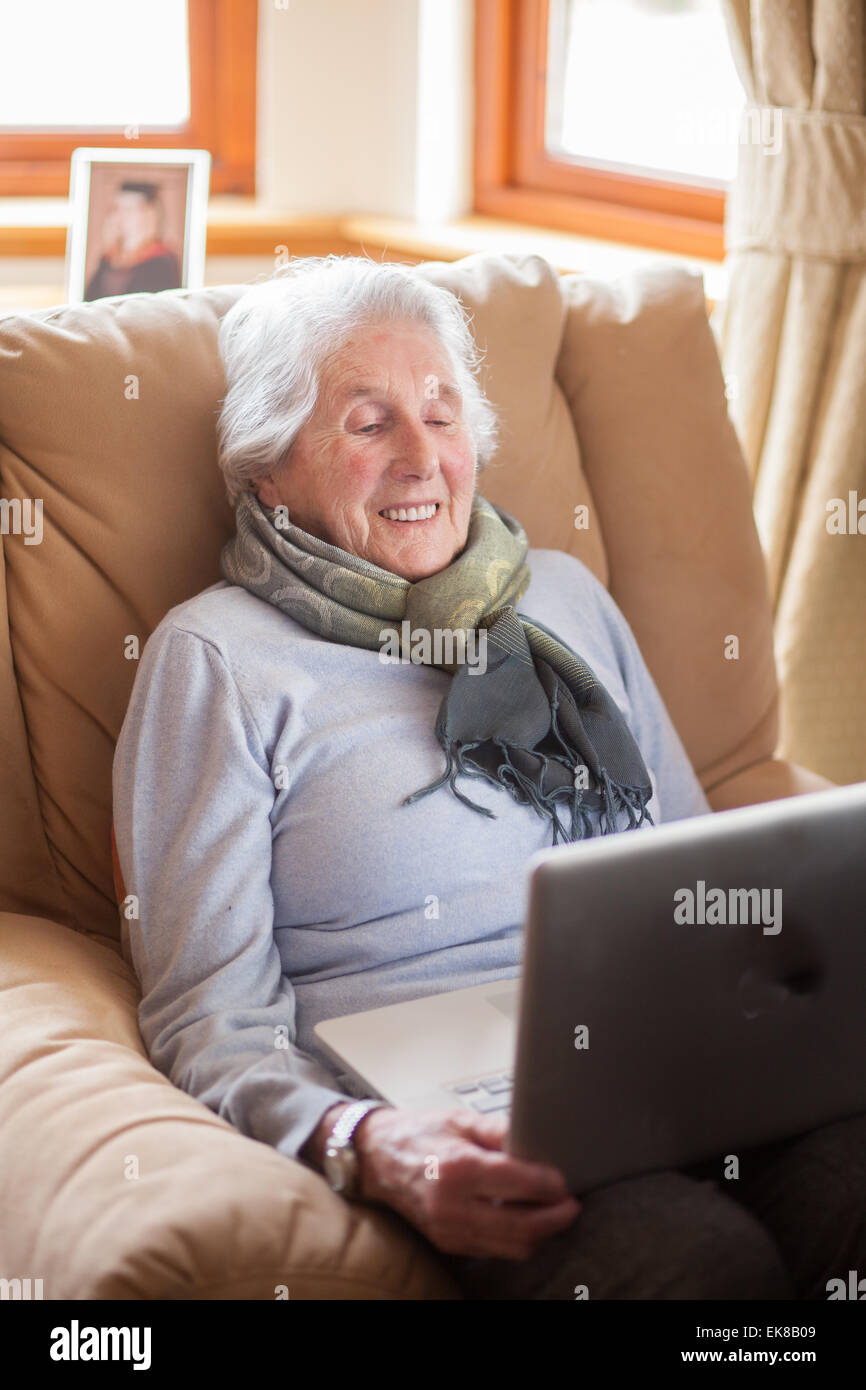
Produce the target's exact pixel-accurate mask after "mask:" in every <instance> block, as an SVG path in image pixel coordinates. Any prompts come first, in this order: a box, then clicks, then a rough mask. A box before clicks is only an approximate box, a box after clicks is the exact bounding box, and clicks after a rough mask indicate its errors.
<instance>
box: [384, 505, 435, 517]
mask: <svg viewBox="0 0 866 1390" xmlns="http://www.w3.org/2000/svg"><path fill="white" fill-rule="evenodd" d="M438 508H439V503H438V502H431V503H430V504H429V505H428V506H426V507H409V509H408V510H407V509H406V508H405V507H389V508H388V509H387V511H383V512H380V513H379V515H380V516H384V517H385V518H386V519H387V520H388V521H429V520H430V518H431V516H435V515H436V512H437V510H438Z"/></svg>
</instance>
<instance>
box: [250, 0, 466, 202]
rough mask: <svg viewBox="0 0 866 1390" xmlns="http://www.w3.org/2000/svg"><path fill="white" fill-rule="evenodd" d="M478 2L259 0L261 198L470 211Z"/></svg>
mask: <svg viewBox="0 0 866 1390" xmlns="http://www.w3.org/2000/svg"><path fill="white" fill-rule="evenodd" d="M472 11H473V6H472V3H471V0H260V9H259V109H258V187H259V197H260V198H261V200H262V201H263V202H265V203H267V204H268V205H269V206H272V207H276V208H280V209H284V210H287V209H290V210H292V211H297V212H300V213H319V212H322V213H347V212H365V213H371V212H372V213H381V214H383V215H385V216H394V217H412V218H414V217H420V218H424V219H430V220H435V219H437V218H440V217H441V218H447V217H457V216H462V215H464V214H465V213H467V212H469V210H470V207H471V167H472V166H471V145H472V37H473V30H472Z"/></svg>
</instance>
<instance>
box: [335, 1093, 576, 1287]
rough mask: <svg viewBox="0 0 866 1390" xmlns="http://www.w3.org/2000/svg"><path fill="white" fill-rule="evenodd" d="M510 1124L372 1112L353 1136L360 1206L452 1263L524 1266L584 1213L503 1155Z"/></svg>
mask: <svg viewBox="0 0 866 1390" xmlns="http://www.w3.org/2000/svg"><path fill="white" fill-rule="evenodd" d="M507 1131H508V1120H507V1118H506V1117H505V1116H503V1115H477V1114H474V1113H473V1112H472V1111H471V1110H462V1109H455V1110H400V1109H387V1110H385V1109H381V1110H372V1111H371V1112H370V1113H369V1115H366V1116H365V1117H364V1119H363V1120H362V1121H361V1123H360V1124H359V1125H358V1127H357V1130H356V1131H355V1140H354V1142H355V1147H356V1149H357V1151H358V1155H359V1164H360V1184H361V1196H362V1198H363V1199H365V1200H366V1201H371V1202H384V1203H386V1204H387V1205H388V1206H390V1207H393V1208H394V1210H395V1211H397V1212H399V1213H400V1215H401V1216H403V1217H405V1218H406V1220H407V1221H410V1222H411V1223H412V1225H413V1226H416V1227H417V1229H418V1230H419V1231H421V1232H422V1234H423V1235H425V1236H426V1237H427V1239H428V1240H429V1241H430V1242H431V1243H432V1244H433V1245H435V1246H436V1248H437V1249H438V1250H441V1251H442V1252H443V1253H444V1254H448V1255H467V1256H475V1257H476V1258H482V1259H483V1258H487V1257H489V1256H496V1257H498V1258H500V1259H509V1260H523V1259H526V1258H527V1257H528V1256H529V1255H531V1254H532V1253H533V1251H534V1250H535V1248H536V1246H538V1245H539V1244H540V1243H541V1242H542V1241H543V1240H545V1239H547V1238H548V1237H549V1236H552V1235H555V1234H556V1233H557V1232H558V1231H563V1230H565V1228H566V1227H567V1226H570V1225H571V1224H572V1222H573V1221H574V1219H575V1217H576V1216H577V1214H578V1212H579V1211H580V1203H579V1202H578V1201H577V1200H576V1199H575V1198H574V1197H572V1196H571V1195H570V1194H569V1192H568V1188H567V1187H566V1185H565V1179H564V1178H563V1176H562V1174H561V1173H560V1172H559V1171H558V1170H557V1169H556V1168H551V1167H548V1166H547V1165H546V1164H542V1163H530V1162H528V1161H527V1160H526V1159H522V1158H513V1157H512V1156H511V1155H510V1154H507V1153H505V1152H504V1150H503V1142H504V1139H505V1135H506V1133H507Z"/></svg>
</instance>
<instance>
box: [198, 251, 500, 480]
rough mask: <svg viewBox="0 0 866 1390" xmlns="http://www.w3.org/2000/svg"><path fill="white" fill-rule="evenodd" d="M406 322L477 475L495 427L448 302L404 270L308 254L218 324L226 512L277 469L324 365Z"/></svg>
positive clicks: (462, 326)
mask: <svg viewBox="0 0 866 1390" xmlns="http://www.w3.org/2000/svg"><path fill="white" fill-rule="evenodd" d="M406 320H411V321H414V322H415V323H419V324H424V325H426V326H427V327H428V328H430V329H432V331H433V332H434V333H435V334H436V336H437V338H438V340H439V342H440V344H441V346H442V347H443V349H444V350H445V352H446V353H447V354H448V357H449V359H450V361H451V363H452V368H453V370H454V373H455V376H456V379H457V385H458V386H459V387H460V390H461V392H462V393H463V417H464V419H465V421H466V424H467V426H468V429H469V432H470V435H471V438H472V441H473V443H474V446H475V467H476V472H477V471H478V470H480V469H481V468H483V467H484V465H485V464H486V463H487V462H489V460H490V459H491V458H492V456H493V453H494V451H495V448H496V444H497V442H498V440H497V435H498V428H499V426H498V420H497V416H496V411H495V409H494V408H493V406H492V405H491V404H490V402H489V401H488V400H487V398H486V396H485V394H484V392H483V390H482V388H481V386H480V383H479V380H478V374H479V371H480V367H481V362H482V360H483V353H482V352H481V351H480V349H479V348H478V345H477V344H476V342H475V339H474V337H473V335H472V331H471V329H470V326H469V325H470V315H469V313H468V311H467V310H466V309H465V308H464V306H463V304H462V303H461V301H460V300H459V299H458V298H457V296H456V295H455V294H452V292H451V291H450V290H448V289H445V288H444V286H440V285H434V284H433V283H432V282H431V281H429V280H427V279H426V278H425V277H424V276H423V275H419V274H418V273H417V272H416V271H415V270H414V269H413V268H412V267H411V266H406V265H398V264H396V263H391V262H383V261H374V260H371V259H369V258H367V257H364V256H333V255H332V256H308V257H304V258H299V259H297V260H294V261H290V262H289V263H288V264H287V265H286V266H283V267H282V268H281V269H280V270H278V271H277V272H276V273H275V274H274V275H272V276H270V277H269V279H267V280H265V281H261V282H260V283H259V284H256V285H254V286H253V287H252V289H250V290H248V291H247V292H246V293H245V294H243V295H241V297H240V299H238V300H237V301H236V302H235V304H233V306H232V307H231V309H229V311H228V313H227V314H226V315H225V317H224V318H223V321H222V323H221V325H220V330H219V350H220V355H221V357H222V360H223V364H224V366H225V372H226V383H227V389H226V393H225V396H224V397H223V399H222V403H221V409H220V413H219V418H218V421H217V449H218V459H219V466H220V468H221V469H222V472H223V476H224V478H225V483H226V491H227V493H228V499H229V502H230V503H231V505H232V506H234V505H235V503H236V502H237V499H238V498H239V497H240V495H241V494H242V493H243V492H247V491H251V490H252V487H253V484H254V483H255V482H256V481H257V480H258V479H260V478H264V477H267V476H268V475H269V474H271V473H273V472H274V470H275V469H276V468H278V467H279V466H280V465H281V464H282V463H283V462H284V461H285V459H286V456H287V454H288V453H289V450H290V449H291V447H292V445H293V444H294V442H295V439H296V438H297V436H298V433H299V431H300V430H301V429H302V428H303V426H304V425H305V424H306V422H307V421H308V420H309V418H310V416H311V415H312V413H313V410H314V409H315V406H316V402H317V399H318V395H319V386H320V374H321V369H322V365H323V363H324V362H325V360H326V359H327V358H328V357H329V356H330V355H331V354H332V353H334V352H336V351H337V350H338V349H339V347H340V346H341V345H342V343H343V341H344V340H345V339H347V338H348V337H349V336H350V335H351V334H353V333H355V332H356V331H357V330H358V329H362V328H365V327H369V326H370V325H371V324H375V323H381V322H400V321H406Z"/></svg>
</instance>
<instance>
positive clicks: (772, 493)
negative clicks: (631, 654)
mask: <svg viewBox="0 0 866 1390" xmlns="http://www.w3.org/2000/svg"><path fill="white" fill-rule="evenodd" d="M725 5H726V19H727V23H728V30H729V34H730V40H731V46H732V50H733V54H734V60H735V62H736V65H737V68H738V71H739V74H740V78H741V80H742V82H743V85H744V87H745V89H746V93H747V101H748V105H747V107H746V111H745V112H744V115H743V124H742V126H741V130H740V143H739V167H738V173H737V178H736V181H735V183H734V186H733V187H732V189H731V192H730V196H729V198H728V207H727V216H726V249H727V265H728V268H729V270H730V293H729V296H728V299H727V300H726V301H725V302H724V303H723V304H720V305H719V307H718V309H717V310H716V312H715V314H714V316H713V328H714V330H715V332H716V335H717V339H718V342H719V348H720V352H721V356H722V361H723V366H724V371H725V376H726V379H727V382H728V396H729V401H730V413H731V417H732V419H733V421H734V424H735V426H736V428H737V431H738V433H739V436H740V440H741V443H742V445H743V449H744V451H745V454H746V457H747V459H748V462H749V466H750V468H751V470H752V475H753V480H754V504H755V515H756V519H757V526H758V531H759V533H760V536H761V540H762V543H763V546H764V549H765V552H766V557H767V564H768V569H769V576H770V585H771V591H772V597H773V602H774V609H775V625H776V644H777V660H778V669H779V678H780V682H781V708H780V716H781V725H780V747H779V752H780V754H782V755H783V756H785V757H787V758H791V759H793V760H794V761H795V762H798V763H802V764H804V765H805V766H807V767H810V768H812V769H813V770H814V771H816V772H820V773H823V774H824V775H825V776H826V777H830V778H832V779H833V781H836V782H853V781H861V780H866V116H864V111H866V18H864V12H866V0H751V3H749V0H725ZM860 506H862V511H861V510H859V507H860ZM858 521H859V525H860V527H861V532H859V533H858V530H857V525H858ZM731 563H732V564H736V556H731Z"/></svg>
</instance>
